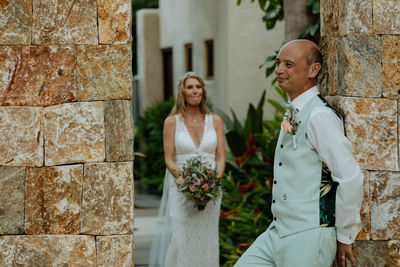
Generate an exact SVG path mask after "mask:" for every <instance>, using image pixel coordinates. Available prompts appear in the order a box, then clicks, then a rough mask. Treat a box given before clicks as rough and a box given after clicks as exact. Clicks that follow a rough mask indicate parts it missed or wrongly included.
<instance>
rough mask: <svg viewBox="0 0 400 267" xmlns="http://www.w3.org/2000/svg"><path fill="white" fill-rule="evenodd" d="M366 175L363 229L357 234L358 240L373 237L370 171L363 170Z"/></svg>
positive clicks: (362, 211) (362, 215)
mask: <svg viewBox="0 0 400 267" xmlns="http://www.w3.org/2000/svg"><path fill="white" fill-rule="evenodd" d="M363 175H364V194H363V202H362V206H361V224H362V229H361V231H360V232H359V233H358V235H357V238H356V239H357V240H370V239H371V202H370V200H371V196H370V193H369V192H370V188H369V173H368V171H363Z"/></svg>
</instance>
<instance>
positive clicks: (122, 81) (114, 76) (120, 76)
mask: <svg viewBox="0 0 400 267" xmlns="http://www.w3.org/2000/svg"><path fill="white" fill-rule="evenodd" d="M131 56H132V55H131V50H130V46H128V45H119V46H108V45H101V46H92V45H90V46H79V47H78V53H77V57H78V67H77V81H78V88H79V89H78V99H79V101H86V100H109V99H131V98H132V67H131Z"/></svg>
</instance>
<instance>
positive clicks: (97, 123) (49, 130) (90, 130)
mask: <svg viewBox="0 0 400 267" xmlns="http://www.w3.org/2000/svg"><path fill="white" fill-rule="evenodd" d="M44 138H45V151H46V153H45V165H46V166H52V165H60V164H69V163H79V162H97V161H104V159H105V145H104V138H105V137H104V104H103V102H79V103H68V104H62V105H56V106H50V107H46V108H45V109H44Z"/></svg>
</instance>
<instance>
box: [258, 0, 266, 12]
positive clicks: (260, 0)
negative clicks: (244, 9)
mask: <svg viewBox="0 0 400 267" xmlns="http://www.w3.org/2000/svg"><path fill="white" fill-rule="evenodd" d="M266 4H267V0H258V5H259V6H260V8H261V10H263V11H265V5H266Z"/></svg>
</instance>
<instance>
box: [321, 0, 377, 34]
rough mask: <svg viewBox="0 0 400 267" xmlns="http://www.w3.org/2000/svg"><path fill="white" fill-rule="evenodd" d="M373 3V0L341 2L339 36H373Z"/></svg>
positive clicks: (344, 0)
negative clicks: (359, 34)
mask: <svg viewBox="0 0 400 267" xmlns="http://www.w3.org/2000/svg"><path fill="white" fill-rule="evenodd" d="M372 1H373V0H363V1H359V0H339V2H340V4H339V18H338V20H339V21H340V23H339V34H340V35H341V36H344V35H350V34H358V33H361V34H372V32H373V22H372V21H373V20H372V12H373V11H372V9H373V5H372V4H373V3H372ZM328 8H329V7H328ZM331 12H335V11H331ZM374 19H375V18H374Z"/></svg>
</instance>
